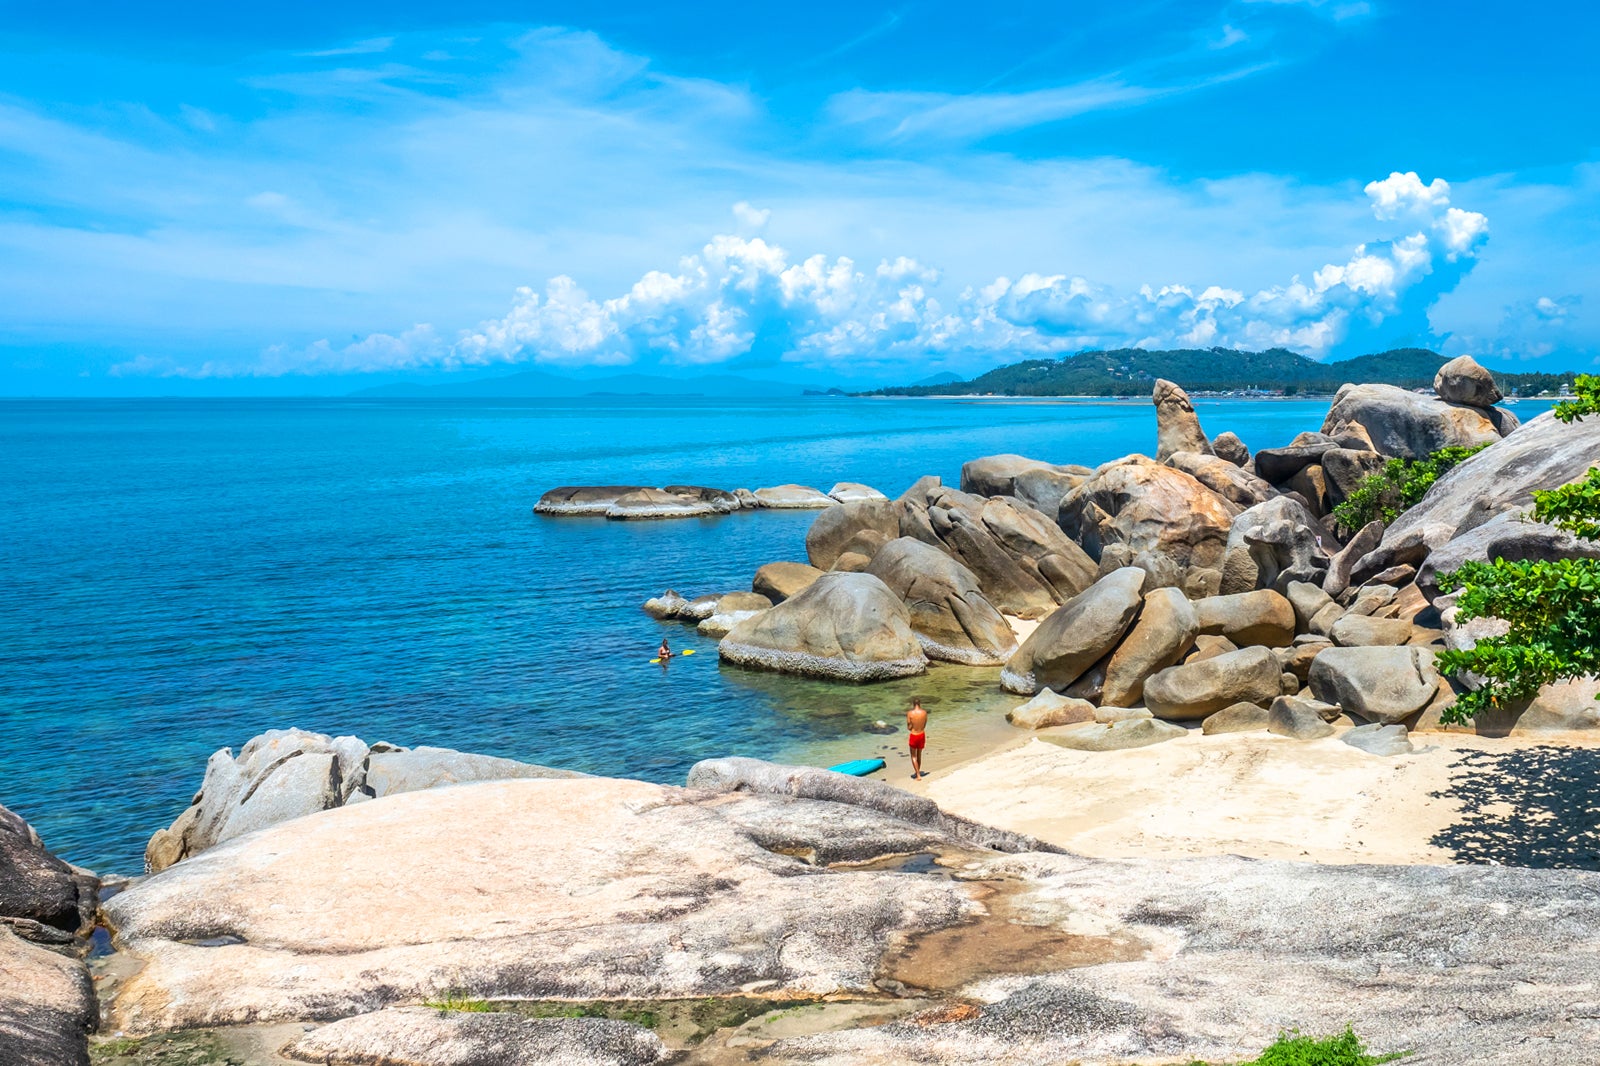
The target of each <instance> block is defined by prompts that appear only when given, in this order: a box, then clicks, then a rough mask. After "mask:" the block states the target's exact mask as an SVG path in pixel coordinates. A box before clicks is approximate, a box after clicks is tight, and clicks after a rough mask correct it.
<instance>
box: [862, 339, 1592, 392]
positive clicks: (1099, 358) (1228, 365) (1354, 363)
mask: <svg viewBox="0 0 1600 1066" xmlns="http://www.w3.org/2000/svg"><path fill="white" fill-rule="evenodd" d="M1444 362H1445V357H1444V356H1442V355H1440V354H1439V353H1438V352H1434V351H1430V350H1429V349H1427V348H1394V349H1391V350H1389V351H1386V352H1375V353H1373V354H1371V355H1361V356H1357V357H1356V358H1354V359H1345V360H1341V361H1339V362H1336V363H1319V362H1317V361H1316V360H1315V359H1310V358H1307V357H1306V356H1303V355H1300V354H1299V353H1297V352H1291V351H1289V350H1288V349H1286V348H1268V349H1267V350H1266V351H1264V352H1243V351H1238V350H1236V349H1233V348H1174V349H1169V350H1164V351H1152V350H1147V349H1144V348H1117V349H1114V350H1112V351H1092V352H1080V353H1078V354H1077V355H1069V356H1064V357H1063V358H1060V359H1025V360H1023V361H1022V362H1020V363H1012V364H1010V365H1009V366H1002V367H996V368H995V369H993V370H991V371H989V372H988V373H985V374H980V375H978V376H977V377H975V378H973V379H972V380H971V381H955V382H941V383H928V384H917V385H907V386H900V387H890V388H885V389H879V390H878V391H877V392H875V393H873V394H872V395H877V396H989V395H993V396H1143V395H1148V394H1149V392H1150V388H1151V386H1152V384H1154V382H1155V380H1156V379H1157V378H1166V379H1168V380H1169V381H1176V382H1177V383H1178V384H1179V385H1182V386H1183V387H1184V388H1185V389H1187V390H1189V391H1190V392H1265V393H1277V394H1285V395H1299V394H1304V393H1331V392H1334V391H1337V390H1338V388H1339V386H1340V385H1343V384H1345V383H1347V382H1354V383H1357V384H1366V383H1378V384H1386V385H1399V386H1401V387H1402V388H1408V389H1415V388H1426V387H1428V386H1431V385H1432V384H1433V375H1434V372H1435V371H1437V370H1438V369H1439V367H1440V366H1441V365H1442V364H1443V363H1444ZM1491 373H1493V374H1494V376H1495V380H1496V381H1498V382H1499V384H1500V388H1501V390H1502V391H1503V392H1505V394H1506V395H1508V396H1512V395H1521V396H1533V395H1537V394H1539V393H1541V392H1555V391H1556V390H1557V389H1558V388H1559V387H1560V386H1561V385H1562V384H1563V383H1565V384H1571V382H1572V378H1573V375H1572V374H1571V373H1566V374H1507V373H1500V372H1498V371H1493V370H1491Z"/></svg>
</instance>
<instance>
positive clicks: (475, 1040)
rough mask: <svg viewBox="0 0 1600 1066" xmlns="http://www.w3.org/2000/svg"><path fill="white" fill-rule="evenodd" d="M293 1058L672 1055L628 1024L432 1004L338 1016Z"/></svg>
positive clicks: (582, 1063)
mask: <svg viewBox="0 0 1600 1066" xmlns="http://www.w3.org/2000/svg"><path fill="white" fill-rule="evenodd" d="M288 1055H289V1057H290V1058H292V1059H298V1060H300V1061H303V1062H315V1063H322V1064H325V1066H373V1064H374V1063H378V1064H381V1066H513V1064H515V1066H655V1064H657V1063H663V1062H666V1061H667V1060H668V1059H670V1058H671V1057H672V1056H671V1054H670V1053H669V1052H668V1050H667V1048H666V1046H665V1045H664V1044H662V1042H661V1038H660V1037H658V1036H656V1034H655V1033H652V1032H651V1031H650V1030H648V1029H641V1028H639V1027H638V1026H636V1025H629V1024H628V1023H627V1022H618V1021H611V1020H610V1019H606V1018H524V1017H522V1016H521V1015H518V1014H513V1013H509V1012H504V1011H500V1012H482V1013H478V1012H462V1011H440V1010H433V1009H431V1008H428V1007H390V1008H388V1009H387V1010H381V1011H373V1012H372V1013H370V1014H358V1015H356V1016H355V1017H353V1018H344V1019H341V1020H339V1021H336V1022H334V1023H333V1024H331V1025H325V1026H323V1027H322V1028H320V1029H317V1030H315V1031H313V1032H311V1033H309V1034H307V1035H306V1036H304V1037H302V1038H300V1039H299V1040H298V1041H296V1042H295V1043H294V1044H293V1045H292V1046H291V1047H290V1048H289V1049H288Z"/></svg>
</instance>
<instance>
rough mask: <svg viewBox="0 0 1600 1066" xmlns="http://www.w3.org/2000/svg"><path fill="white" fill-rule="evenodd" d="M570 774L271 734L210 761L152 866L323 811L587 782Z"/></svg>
mask: <svg viewBox="0 0 1600 1066" xmlns="http://www.w3.org/2000/svg"><path fill="white" fill-rule="evenodd" d="M581 776H582V775H581V774H576V773H573V772H572V771H570V770H555V769H551V768H550V767H548V766H535V765H533V764H531V763H521V762H515V761H513V760H511V759H497V758H494V757H492V756H488V755H474V754H471V753H469V752H462V751H452V750H450V749H449V748H430V747H418V748H403V747H399V746H397V745H394V744H388V743H384V742H382V741H379V742H378V743H375V744H371V745H368V744H366V743H365V742H363V741H361V740H359V739H357V738H356V737H330V736H327V735H326V734H323V733H309V732H307V731H305V730H303V729H271V730H268V731H267V732H265V733H263V734H261V735H260V736H258V737H255V738H253V739H251V740H250V741H249V742H248V743H246V744H245V746H244V747H242V748H240V749H239V754H238V756H237V757H235V756H234V754H233V749H232V748H222V749H220V750H218V751H217V752H215V753H214V754H213V755H212V756H211V758H210V759H208V760H207V761H206V773H205V780H204V781H202V782H201V784H200V791H199V792H197V793H195V797H194V800H193V801H192V802H191V803H190V805H189V807H188V809H187V810H185V811H184V812H183V813H182V814H180V815H179V816H178V817H177V819H176V820H175V821H174V822H173V823H172V825H171V826H169V827H168V828H166V829H158V830H156V832H155V835H154V836H152V837H151V838H150V843H149V845H148V846H147V847H146V848H145V866H146V868H147V869H149V870H150V871H151V872H152V873H156V872H159V871H161V870H164V869H166V868H167V867H169V866H171V865H173V864H174V863H176V862H180V861H182V860H184V859H188V858H190V857H192V856H195V855H199V854H200V853H201V852H204V851H206V850H207V849H208V848H211V847H214V846H215V845H217V844H220V843H222V842H224V841H227V840H232V839H233V838H234V837H238V836H243V835H244V834H246V833H253V832H255V831H256V830H258V829H264V828H266V827H267V826H269V825H276V824H278V823H279V822H286V821H289V820H291V819H294V818H300V817H303V816H305V815H308V814H315V813H316V812H318V811H325V810H330V809H332V808H334V807H342V806H344V805H346V804H350V803H360V802H363V801H365V800H370V799H376V798H378V797H381V796H393V795H397V794H399V793H402V792H416V791H421V790H423V789H429V788H436V787H438V786H440V785H454V784H459V783H461V782H464V781H497V780H503V779H509V778H541V777H560V778H567V777H581Z"/></svg>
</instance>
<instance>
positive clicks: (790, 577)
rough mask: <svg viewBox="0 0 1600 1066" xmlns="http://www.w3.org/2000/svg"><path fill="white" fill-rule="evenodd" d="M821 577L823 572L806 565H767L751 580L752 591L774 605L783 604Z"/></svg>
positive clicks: (784, 563) (779, 563) (787, 563)
mask: <svg viewBox="0 0 1600 1066" xmlns="http://www.w3.org/2000/svg"><path fill="white" fill-rule="evenodd" d="M821 576H822V571H821V570H819V569H817V568H816V567H814V566H808V565H806V564H805V563H791V562H786V561H780V562H776V563H767V564H766V565H764V566H762V567H760V568H759V569H757V570H756V573H755V576H754V577H753V578H751V579H750V591H751V592H754V593H757V594H758V595H761V596H765V597H766V598H767V599H769V600H771V601H772V602H773V603H782V602H783V601H784V600H786V599H788V598H789V597H790V596H797V595H799V594H800V593H801V592H804V591H805V590H806V589H807V588H808V587H810V585H811V583H812V582H813V581H815V580H816V579H817V578H819V577H821Z"/></svg>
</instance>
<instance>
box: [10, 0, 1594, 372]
mask: <svg viewBox="0 0 1600 1066" xmlns="http://www.w3.org/2000/svg"><path fill="white" fill-rule="evenodd" d="M1597 28H1600V14H1597V13H1596V11H1595V9H1594V8H1593V7H1592V6H1590V5H1579V4H1542V5H1505V4H1490V3H1477V2H1466V3H1451V4H1448V5H1447V4H1433V3H1429V4H1422V3H1410V4H1400V3H1395V2H1385V0H1365V2H1362V0H1354V2H1351V0H1322V2H1315V0H1256V2H1245V0H1230V2H1212V3H1157V2H1147V3H1138V2H1127V3H1119V4H1070V3H1059V2H1058V3H1052V4H1013V5H1010V6H1008V7H1006V8H1005V9H1003V10H1000V11H997V12H985V11H982V10H981V9H980V8H979V7H978V6H976V5H971V4H960V5H958V4H954V3H926V2H924V3H914V2H906V3H898V4H887V5H885V4H866V3H852V4H829V3H822V4H811V5H806V6H804V7H794V6H779V5H750V4H748V3H746V4H738V5H735V4H682V5H660V4H648V5H644V4H631V3H612V4H609V5H606V6H604V7H603V8H602V7H599V6H597V5H593V4H576V3H564V4H563V3H552V4H527V3H523V4H508V3H497V2H491V0H465V2H457V3H453V4H450V5H438V4H433V5H421V4H407V3H404V2H403V0H400V2H395V0H391V2H386V3H384V4H377V3H337V2H331V0H324V2H322V3H317V4H310V3H301V2H299V0H285V2H282V3H278V4H275V5H270V6H269V7H267V6H246V5H216V4H211V3H207V4H199V3H159V2H158V3H147V4H142V5H96V4H79V5H76V6H67V5H53V6H52V5H39V4H27V5H23V4H11V3H0V51H3V53H4V54H3V56H0V59H3V62H0V392H4V393H12V394H16V393H23V394H59V393H105V394H119V393H152V392H154V393H172V392H236V393H283V392H338V391H343V390H347V389H349V388H353V387H359V386H360V385H363V384H371V383H376V382H379V381H390V380H399V379H412V380H422V379H433V378H438V377H442V376H445V375H450V374H461V375H466V374H478V375H482V374H490V373H504V372H507V371H508V370H517V369H530V368H539V369H544V370H553V371H557V372H562V373H574V374H586V373H602V372H613V371H615V370H617V369H623V368H625V369H631V370H643V371H652V372H654V371H665V372H671V373H701V372H707V371H716V372H723V371H732V372H740V373H749V374H754V375H757V376H766V377H778V378H788V379H794V380H807V381H834V380H837V381H841V382H863V383H864V382H878V381H905V380H911V379H915V378H918V377H922V376H925V375H927V374H929V373H933V372H937V371H943V370H954V371H957V372H960V373H963V374H965V373H970V372H974V371H978V370H982V369H986V368H988V367H990V366H993V365H996V364H998V363H1003V362H1009V361H1013V360H1015V359H1017V358H1021V357H1025V356H1032V355H1040V354H1051V353H1063V352H1070V351H1076V350H1078V349H1080V348H1083V347H1091V346H1114V345H1125V344H1129V345H1144V346H1157V345H1194V344H1223V345H1230V346H1238V347H1250V348H1259V347H1265V346H1268V345H1270V344H1283V345H1286V346H1289V347H1293V348H1296V349H1297V350H1300V351H1304V352H1306V353H1307V354H1311V355H1314V356H1316V357H1318V358H1339V357H1343V356H1348V355H1354V354H1360V353H1361V352H1364V351H1372V350H1377V349H1380V348H1383V347H1389V346H1392V345H1396V344H1429V345H1434V346H1438V347H1440V348H1441V349H1442V350H1444V351H1446V352H1449V353H1451V354H1457V353H1460V352H1470V353H1472V354H1475V355H1477V356H1479V357H1480V358H1482V359H1483V360H1484V361H1486V362H1489V363H1490V364H1491V365H1500V366H1506V367H1508V368H1509V367H1513V366H1516V367H1525V368H1530V369H1531V368H1542V369H1567V368H1579V369H1592V367H1593V364H1594V362H1595V359H1596V356H1597V355H1600V319H1597V318H1596V317H1595V316H1596V309H1595V306H1594V303H1595V300H1594V298H1593V293H1594V289H1595V284H1596V282H1597V280H1600V254H1597V253H1600V145H1597V143H1596V140H1597V137H1596V130H1597V129H1600V125H1597V124H1596V123H1595V121H1594V119H1593V116H1594V115H1595V114H1596V113H1600V79H1595V78H1594V77H1593V76H1592V74H1591V73H1590V71H1591V70H1592V56H1593V53H1594V51H1595V49H1596V46H1597V44H1600V32H1597Z"/></svg>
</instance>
